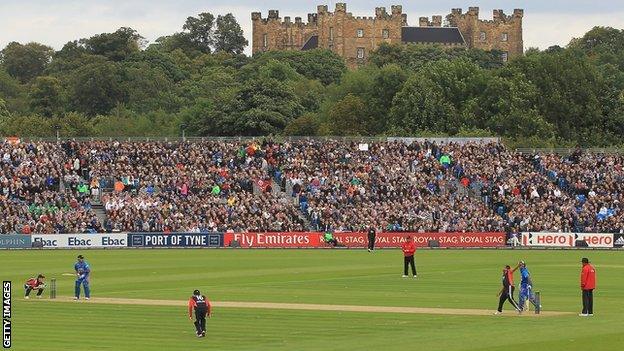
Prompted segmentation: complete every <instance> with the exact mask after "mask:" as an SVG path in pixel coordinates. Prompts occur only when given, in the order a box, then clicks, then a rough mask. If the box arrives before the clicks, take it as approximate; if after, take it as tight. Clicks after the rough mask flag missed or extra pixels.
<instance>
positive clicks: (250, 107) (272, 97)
mask: <svg viewBox="0 0 624 351" xmlns="http://www.w3.org/2000/svg"><path fill="white" fill-rule="evenodd" d="M236 101H239V102H240V103H241V105H240V107H239V113H237V114H233V116H234V117H235V119H234V120H233V121H232V124H231V125H232V126H233V129H234V130H233V131H232V132H233V133H234V135H237V134H240V135H268V134H279V133H281V132H282V130H283V129H284V128H285V127H286V125H287V124H288V123H290V121H292V120H293V119H295V118H297V117H299V116H300V115H301V113H302V112H303V106H301V103H300V101H299V99H298V97H297V96H296V95H295V93H294V91H293V89H292V88H291V87H289V86H288V85H287V84H285V83H283V82H280V81H278V80H276V79H273V78H264V79H259V80H254V81H251V82H247V83H246V84H245V85H244V86H243V87H242V89H241V90H240V91H239V93H238V94H237V95H236Z"/></svg>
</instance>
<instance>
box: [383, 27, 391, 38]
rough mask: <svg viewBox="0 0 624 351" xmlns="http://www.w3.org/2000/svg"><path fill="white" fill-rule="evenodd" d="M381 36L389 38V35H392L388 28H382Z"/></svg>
mask: <svg viewBox="0 0 624 351" xmlns="http://www.w3.org/2000/svg"><path fill="white" fill-rule="evenodd" d="M381 36H382V37H383V38H384V39H388V37H389V36H390V32H389V31H388V30H387V29H382V30H381Z"/></svg>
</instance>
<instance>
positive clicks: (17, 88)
mask: <svg viewBox="0 0 624 351" xmlns="http://www.w3.org/2000/svg"><path fill="white" fill-rule="evenodd" d="M26 90H27V86H24V85H21V84H20V83H19V81H18V80H17V79H16V78H13V77H11V76H10V75H9V74H8V73H7V72H6V71H5V70H3V69H1V68H0V99H4V102H5V103H6V108H7V109H8V110H9V111H11V112H12V113H15V114H26V113H28V103H27V91H26Z"/></svg>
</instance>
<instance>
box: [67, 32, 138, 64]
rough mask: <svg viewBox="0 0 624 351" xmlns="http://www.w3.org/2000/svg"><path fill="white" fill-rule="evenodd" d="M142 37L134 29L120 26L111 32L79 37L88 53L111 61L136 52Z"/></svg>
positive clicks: (124, 57) (122, 58) (121, 59)
mask: <svg viewBox="0 0 624 351" xmlns="http://www.w3.org/2000/svg"><path fill="white" fill-rule="evenodd" d="M144 39H145V38H143V37H142V36H141V35H140V34H139V33H138V32H137V31H136V30H134V29H132V28H129V27H121V28H119V29H118V30H116V31H115V32H113V33H102V34H98V35H94V36H92V37H91V38H88V39H80V41H79V43H80V44H82V45H83V46H84V48H85V49H86V50H87V52H88V53H90V54H93V55H102V56H104V57H106V58H108V59H109V60H111V61H123V60H125V59H126V58H127V57H128V56H130V55H131V54H132V53H135V52H138V51H139V50H140V48H141V46H142V40H144Z"/></svg>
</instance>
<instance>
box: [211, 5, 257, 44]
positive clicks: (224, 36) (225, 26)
mask: <svg viewBox="0 0 624 351" xmlns="http://www.w3.org/2000/svg"><path fill="white" fill-rule="evenodd" d="M247 44H249V42H248V41H247V39H245V36H244V35H243V30H242V29H241V27H240V25H239V24H238V22H236V18H234V15H232V14H231V13H228V14H227V15H225V16H221V15H219V16H218V17H217V29H216V30H215V33H214V47H215V51H224V52H227V53H231V54H242V53H243V50H245V47H246V46H247Z"/></svg>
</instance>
